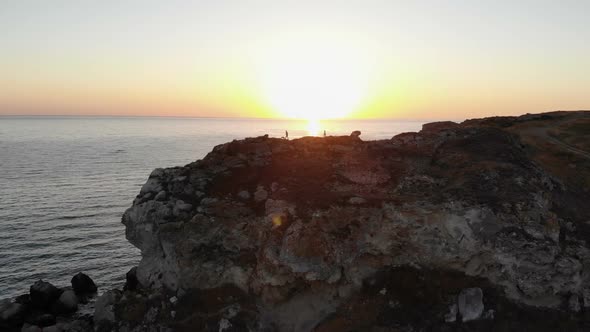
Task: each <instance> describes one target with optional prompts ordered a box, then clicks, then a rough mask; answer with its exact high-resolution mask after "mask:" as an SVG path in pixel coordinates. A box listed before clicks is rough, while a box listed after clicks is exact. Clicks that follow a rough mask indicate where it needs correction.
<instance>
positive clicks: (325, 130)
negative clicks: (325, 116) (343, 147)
mask: <svg viewBox="0 0 590 332" xmlns="http://www.w3.org/2000/svg"><path fill="white" fill-rule="evenodd" d="M324 137H326V130H325V129H324Z"/></svg>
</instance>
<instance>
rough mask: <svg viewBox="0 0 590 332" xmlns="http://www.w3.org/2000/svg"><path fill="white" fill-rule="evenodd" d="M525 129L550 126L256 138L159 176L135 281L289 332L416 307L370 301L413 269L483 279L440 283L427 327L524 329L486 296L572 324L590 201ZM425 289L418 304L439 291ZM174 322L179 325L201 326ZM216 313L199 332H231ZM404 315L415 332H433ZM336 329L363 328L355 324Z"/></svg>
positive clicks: (131, 216)
mask: <svg viewBox="0 0 590 332" xmlns="http://www.w3.org/2000/svg"><path fill="white" fill-rule="evenodd" d="M551 119H554V118H551ZM523 121H525V122H526V121H539V119H537V118H527V119H520V120H519V118H514V119H513V118H510V119H493V120H489V121H488V120H486V121H479V122H478V121H473V120H470V121H466V122H465V123H462V124H455V123H438V124H432V125H425V127H424V129H423V130H422V131H421V132H419V133H407V134H401V135H397V136H395V137H394V138H392V139H391V140H382V141H362V140H360V138H359V137H358V136H359V135H360V132H359V133H356V134H355V133H353V134H354V135H352V137H351V136H343V137H335V136H330V137H324V138H315V137H305V138H301V139H295V140H284V139H273V138H269V137H257V138H247V139H244V140H236V141H233V142H230V143H227V144H223V145H220V146H217V147H215V148H214V149H213V151H212V152H211V153H209V154H208V155H207V156H206V157H205V158H204V159H203V160H199V161H196V162H194V163H191V164H188V165H186V166H184V167H175V168H170V169H160V170H157V171H154V173H152V175H151V176H150V178H149V179H148V181H147V183H146V184H145V185H144V186H143V187H142V189H141V192H140V195H141V197H143V198H141V199H139V200H136V201H134V204H133V206H132V207H130V208H129V209H128V210H127V211H126V212H125V214H124V216H123V223H124V224H125V226H126V235H127V238H128V239H129V241H130V242H131V243H133V244H134V245H135V246H137V247H138V248H139V249H141V251H142V261H141V262H140V264H139V266H138V268H137V280H138V282H139V284H140V285H141V286H142V289H146V291H157V292H160V291H167V292H171V293H173V294H175V293H179V292H180V290H183V292H187V293H191V292H195V291H204V290H215V291H220V292H221V290H227V289H228V288H227V287H230V286H231V287H230V289H232V291H231V292H229V293H231V295H228V294H226V293H223V294H224V296H226V295H227V298H225V297H224V296H221V298H222V299H223V301H225V302H224V304H226V305H229V304H230V303H234V302H235V301H234V300H231V299H232V298H241V297H240V296H241V295H238V294H243V293H244V294H247V297H248V298H251V299H253V300H254V301H255V302H256V308H257V309H256V310H252V311H251V314H252V315H253V316H254V318H252V317H251V316H248V317H249V318H248V320H246V321H247V322H248V324H250V325H252V324H254V326H256V324H261V326H262V325H264V326H265V327H268V328H269V329H270V330H273V329H278V330H282V331H292V330H309V329H313V328H315V327H318V326H320V325H321V326H324V327H325V326H328V325H325V324H336V325H334V326H338V325H337V324H340V323H338V322H339V321H335V320H331V319H328V317H330V315H331V313H334V312H346V310H348V309H346V308H345V307H343V306H344V305H346V304H351V305H352V304H355V305H360V304H361V303H371V305H374V306H375V307H367V309H366V315H365V316H362V317H363V319H364V320H365V321H370V322H374V323H375V322H380V321H379V318H378V317H373V316H371V314H369V313H370V312H383V315H386V314H392V313H391V312H389V311H387V310H389V309H387V308H390V309H391V310H393V309H392V308H398V310H399V308H407V307H409V306H411V305H414V306H415V307H417V308H418V307H420V305H419V304H417V303H414V302H411V301H410V300H407V299H403V298H396V297H395V296H405V293H403V292H402V291H401V290H398V291H397V292H396V291H395V286H394V285H385V286H386V287H383V285H382V287H381V288H379V289H377V290H376V291H375V292H374V293H371V292H372V290H371V289H372V288H371V287H372V286H371V285H370V283H371V282H374V283H375V284H378V282H377V281H375V280H376V279H375V276H376V275H379V274H380V273H385V272H386V271H389V270H390V269H391V268H392V267H396V268H397V267H400V268H401V267H411V268H412V269H417V270H424V271H452V272H453V273H458V275H461V276H465V277H466V278H467V277H469V278H471V279H469V278H467V279H464V280H463V279H461V280H463V282H462V283H461V284H460V285H459V284H454V283H453V282H452V281H448V283H447V284H445V285H442V286H441V287H443V289H442V293H436V296H438V298H439V299H440V298H444V301H442V300H437V301H439V302H440V303H438V302H437V306H436V311H434V309H432V308H430V309H428V310H431V311H430V312H429V313H430V314H431V315H433V318H432V320H429V324H447V323H449V324H450V322H451V321H452V316H453V312H452V310H451V311H450V312H449V310H450V309H449V303H451V302H453V301H458V302H457V312H458V313H459V315H460V316H461V317H462V320H463V322H464V324H472V323H477V322H473V321H474V320H478V322H479V319H480V318H482V317H484V316H485V317H488V314H487V313H488V312H491V313H493V316H494V319H493V320H494V321H497V320H502V319H509V320H510V324H516V325H518V324H520V323H521V322H520V321H518V320H514V319H513V318H510V317H508V316H503V314H502V312H500V311H499V310H497V309H498V308H496V307H493V306H492V307H487V303H486V308H485V309H486V310H488V311H486V313H485V314H484V306H483V302H482V292H484V291H485V294H488V293H487V292H492V293H494V294H495V295H494V296H495V298H494V299H495V300H494V301H497V302H498V303H500V302H501V303H503V305H507V304H506V303H512V304H510V306H512V305H514V306H513V307H511V308H526V309H522V310H530V311H531V312H533V311H534V310H533V309H530V308H533V307H540V308H544V310H551V313H553V314H555V317H559V318H560V319H562V318H563V317H562V316H560V315H561V313H558V310H559V308H562V307H567V305H568V303H569V302H570V301H571V300H570V298H571V295H572V294H581V295H580V296H578V301H577V303H579V304H582V305H585V303H586V299H585V297H583V296H585V295H584V291H583V290H584V289H588V288H589V287H590V273H589V272H588V271H587V268H586V266H589V265H588V264H589V263H590V251H589V250H588V247H587V244H586V242H585V240H584V239H585V237H584V234H586V233H585V232H588V231H590V230H589V229H587V227H586V226H585V225H586V222H587V220H590V209H588V208H587V207H586V204H585V203H584V202H587V201H589V200H590V192H588V191H584V190H583V189H581V188H580V187H579V186H578V185H577V184H576V183H575V182H573V181H570V180H568V179H566V178H562V177H560V175H559V174H558V173H556V172H555V170H554V169H553V168H551V167H549V166H547V164H546V163H545V162H544V160H545V159H542V158H541V159H539V158H538V156H537V155H535V153H537V151H538V149H536V150H535V149H527V148H526V146H527V144H529V143H527V142H531V140H528V138H527V137H524V136H520V135H519V131H518V130H512V126H513V125H516V124H518V125H522V123H523ZM551 121H555V120H551ZM560 121H562V120H560ZM531 132H532V133H534V131H531ZM532 142H537V141H534V140H533V141H532ZM535 144H536V143H535ZM576 170H577V171H580V166H578V167H577V168H576ZM564 183H566V184H567V186H566V185H565V184H564ZM161 192H164V193H165V194H160V193H161ZM148 193H151V194H152V196H147V194H148ZM245 193H248V195H246V194H245ZM250 193H252V196H250ZM158 196H159V197H158ZM156 197H158V199H156ZM252 198H253V199H252ZM571 211H575V213H572V212H571ZM566 219H567V220H566ZM570 224H571V225H570ZM568 225H569V226H568ZM412 273H414V274H419V273H417V272H412ZM433 273H435V272H433ZM371 280H373V281H371ZM432 280H433V282H435V280H436V279H432ZM445 280H446V279H445ZM412 282H415V283H418V281H416V280H414V279H412ZM484 283H485V284H486V287H487V288H484V287H483V286H482V285H483V284H484ZM368 284H369V285H368ZM419 284H420V287H421V288H418V289H416V292H425V293H428V292H430V290H428V286H427V285H425V284H422V283H419ZM367 285H368V286H367ZM407 286H408V287H409V286H411V285H407ZM381 289H387V292H386V293H385V294H381V293H379V291H380V290H381ZM482 289H483V290H484V291H482ZM237 290H239V291H237ZM427 290H428V291H427ZM461 290H463V291H461ZM359 294H364V295H363V296H361V295H359ZM369 294H370V295H371V296H373V295H375V296H377V297H378V298H380V299H381V300H379V301H378V302H374V301H375V300H374V299H373V298H371V297H370V296H369ZM400 294H401V295H400ZM457 294H459V297H458V300H457V299H456V296H457ZM359 296H360V297H361V298H359V299H358V301H357V298H356V297H359ZM168 298H170V296H168ZM183 298H184V297H179V308H180V304H182V302H183ZM499 298H501V299H503V300H502V301H507V302H502V301H500V300H497V299H499ZM453 299H454V300H453ZM114 301H115V302H116V301H118V300H117V299H115V300H114ZM220 301H221V300H220ZM232 301H234V302H232ZM363 301H364V302H363ZM424 301H428V299H424ZM486 301H487V295H486ZM490 301H492V300H490ZM159 303H165V304H166V305H171V304H170V303H169V301H162V302H159ZM390 303H391V304H390ZM241 304H243V303H241ZM398 304H399V305H398ZM306 305H307V307H305V306H306ZM529 306H530V307H529ZM308 307H309V308H311V309H309V310H308V309H304V308H308ZM299 309H301V310H300V314H298V315H294V314H293V312H294V311H296V310H299ZM195 310H196V309H195ZM199 310H200V309H199ZM371 310H373V311H371ZM404 310H405V309H404ZM408 310H409V309H408ZM514 310H516V309H514ZM518 310H520V309H518ZM171 311H172V310H168V309H167V311H166V312H167V313H170V312H171ZM174 311H175V319H179V320H182V319H186V318H187V317H188V316H186V315H188V314H189V313H186V312H183V311H182V310H180V309H178V310H177V309H176V308H175V310H174ZM147 312H149V310H146V311H145V313H144V314H142V315H143V316H142V319H144V320H145V319H147ZM161 312H162V311H159V314H158V315H162V313H161ZM523 312H524V311H523ZM534 312H535V315H537V311H534ZM142 313H143V311H142ZM405 313H406V315H407V316H408V317H414V316H412V315H413V313H412V312H410V311H407V312H405ZM447 314H448V317H446V318H445V316H446V315H447ZM150 315H152V316H153V315H155V314H153V313H152V314H150ZM392 315H393V314H392ZM205 316H206V315H205ZM213 316H214V317H215V320H214V322H213ZM238 316H239V315H238ZM456 316H457V315H455V317H456ZM548 316H550V315H548ZM206 317H209V318H211V320H209V318H207V319H203V320H202V321H199V324H201V323H202V324H205V325H203V326H209V325H207V324H213V326H216V328H219V326H220V325H219V324H220V322H224V323H223V324H224V326H225V321H223V320H222V318H224V317H222V316H220V315H217V314H216V315H212V316H206ZM392 317H396V319H397V322H398V323H399V322H403V324H405V325H403V326H424V325H420V324H426V323H420V320H419V319H404V318H403V317H401V316H396V315H393V316H392ZM535 317H536V316H535ZM539 317H540V318H539V319H540V320H542V319H543V315H540V316H539ZM225 319H226V320H227V321H228V322H229V323H231V324H232V326H238V325H239V324H240V321H239V320H235V319H234V320H232V319H233V318H227V317H225ZM339 319H342V320H343V321H346V322H348V323H350V324H352V323H351V319H352V318H350V317H346V315H342V317H340V318H339ZM363 319H358V320H355V322H361V321H363ZM353 320H354V319H353ZM571 321H572V320H571V319H570V318H568V319H565V320H564V322H565V323H564V324H565V325H567V324H569V322H571ZM394 323H395V322H392V321H390V322H387V321H383V322H380V323H379V324H385V325H384V326H386V327H391V326H397V325H395V324H394ZM244 324H245V323H244ZM359 324H360V325H358V326H359V327H358V328H359V329H361V330H362V329H363V327H364V326H365V325H362V324H361V323H359ZM375 324H376V323H375ZM388 324H389V325H388ZM400 324H401V323H400ZM416 324H418V325H416ZM330 326H331V325H330ZM429 326H434V325H429ZM518 326H521V325H518ZM568 326H569V325H568ZM318 328H319V327H318ZM328 330H329V329H328Z"/></svg>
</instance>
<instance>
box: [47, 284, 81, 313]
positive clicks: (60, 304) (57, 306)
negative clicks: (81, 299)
mask: <svg viewBox="0 0 590 332" xmlns="http://www.w3.org/2000/svg"><path fill="white" fill-rule="evenodd" d="M76 310H78V297H77V296H76V293H75V292H74V291H73V290H69V289H68V290H65V291H64V292H63V293H61V295H60V296H59V298H58V299H57V301H55V302H54V303H53V305H52V310H51V311H52V312H53V313H54V314H58V315H59V314H68V313H72V312H75V311H76Z"/></svg>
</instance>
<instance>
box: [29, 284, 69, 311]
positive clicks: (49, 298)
mask: <svg viewBox="0 0 590 332" xmlns="http://www.w3.org/2000/svg"><path fill="white" fill-rule="evenodd" d="M29 293H30V298H31V304H32V305H33V306H35V307H36V308H40V309H45V308H47V307H49V305H50V304H51V303H53V301H55V300H57V299H58V298H59V296H60V295H61V290H60V289H59V288H57V287H55V286H53V285H52V284H51V283H49V282H46V281H43V280H39V281H37V282H35V283H34V284H33V285H32V286H31V288H30V291H29Z"/></svg>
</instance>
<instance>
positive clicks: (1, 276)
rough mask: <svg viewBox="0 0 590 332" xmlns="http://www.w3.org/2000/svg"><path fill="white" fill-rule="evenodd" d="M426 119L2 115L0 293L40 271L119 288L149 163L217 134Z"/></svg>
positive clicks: (410, 127)
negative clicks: (125, 218)
mask: <svg viewBox="0 0 590 332" xmlns="http://www.w3.org/2000/svg"><path fill="white" fill-rule="evenodd" d="M422 124H423V122H414V121H393V120H339V121H323V122H320V123H319V124H318V123H311V124H310V123H308V122H306V121H290V120H262V119H216V118H215V119H214V118H158V117H130V118H125V117H0V299H3V298H6V297H12V296H16V295H19V294H23V293H27V292H28V289H29V286H30V285H31V284H33V283H34V282H35V281H36V280H38V279H43V280H46V281H50V282H52V283H53V284H55V285H56V286H68V285H70V279H71V277H72V276H73V275H74V274H76V273H78V272H84V273H86V274H88V275H89V276H90V277H92V278H93V279H94V281H95V282H96V283H97V285H98V287H99V292H101V291H104V290H108V289H110V288H113V287H120V286H122V285H123V283H124V281H125V273H126V272H127V271H128V270H129V269H130V268H131V267H133V266H135V265H137V263H138V262H139V260H140V252H139V250H137V249H136V248H135V247H133V246H132V245H131V244H130V243H129V242H127V240H126V239H125V228H124V226H123V225H122V224H121V216H122V214H123V212H124V211H125V209H127V208H128V207H129V206H130V205H131V203H132V201H133V199H134V198H135V196H136V195H137V194H138V193H139V189H140V188H141V186H142V185H143V183H144V182H145V181H146V179H147V177H148V175H149V174H150V172H151V171H152V170H153V169H154V168H158V167H171V166H179V165H185V164H187V163H190V162H192V161H195V160H197V159H201V158H203V157H204V156H205V155H206V154H207V153H208V152H209V151H211V149H212V148H213V147H214V146H215V145H217V144H221V143H225V142H228V141H231V140H233V139H241V138H244V137H254V136H260V135H264V134H268V135H269V136H271V137H282V136H284V135H285V131H288V133H289V137H290V138H297V137H301V136H306V135H309V134H319V135H323V130H326V131H327V134H328V135H348V134H350V133H351V132H352V131H353V130H361V131H362V135H361V138H362V139H365V140H368V139H385V138H391V137H392V136H394V135H396V134H399V133H401V132H407V131H418V130H420V128H421V126H422Z"/></svg>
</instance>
